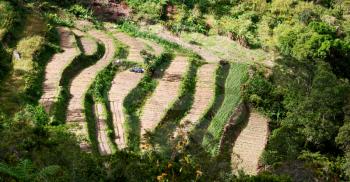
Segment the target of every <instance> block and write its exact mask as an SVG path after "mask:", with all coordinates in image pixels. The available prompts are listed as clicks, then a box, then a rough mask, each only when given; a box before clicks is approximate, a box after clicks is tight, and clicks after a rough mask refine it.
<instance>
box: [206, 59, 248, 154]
mask: <svg viewBox="0 0 350 182" xmlns="http://www.w3.org/2000/svg"><path fill="white" fill-rule="evenodd" d="M247 69H248V66H247V65H245V64H239V63H232V64H231V67H230V70H229V74H228V76H227V79H226V84H225V95H224V99H223V103H222V105H221V107H220V109H219V110H218V111H217V113H216V114H215V116H214V117H213V119H212V121H211V123H210V125H209V127H208V130H207V132H206V134H205V135H204V138H203V146H204V148H205V149H206V150H207V151H208V152H209V153H210V154H212V155H216V154H218V149H219V144H220V139H221V136H222V133H223V128H224V126H225V124H226V123H227V122H228V121H229V119H230V116H231V115H232V113H233V112H234V108H236V107H237V105H238V104H239V103H240V101H241V100H242V98H241V93H240V87H241V85H242V84H243V83H244V82H246V81H247V79H248V74H247Z"/></svg>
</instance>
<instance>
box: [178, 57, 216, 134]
mask: <svg viewBox="0 0 350 182" xmlns="http://www.w3.org/2000/svg"><path fill="white" fill-rule="evenodd" d="M216 69H217V65H216V64H206V65H203V66H201V67H200V68H199V70H198V74H197V83H196V91H195V94H194V101H193V105H192V108H191V110H190V111H189V112H188V113H187V115H186V116H185V117H184V118H183V119H182V120H181V121H180V126H181V127H178V128H177V129H176V131H175V136H177V135H178V132H183V133H184V134H185V133H187V132H189V130H190V129H192V128H193V127H194V126H195V125H196V124H197V122H198V121H199V120H200V118H201V117H202V116H203V115H204V114H205V111H206V110H207V109H208V108H209V107H210V105H211V104H212V101H213V98H214V94H215V93H214V88H215V71H216Z"/></svg>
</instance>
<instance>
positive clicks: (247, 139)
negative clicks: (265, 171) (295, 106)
mask: <svg viewBox="0 0 350 182" xmlns="http://www.w3.org/2000/svg"><path fill="white" fill-rule="evenodd" d="M267 137H268V119H267V118H265V117H264V116H262V115H261V114H259V113H256V112H252V113H250V116H249V119H248V123H247V126H246V127H245V128H244V129H243V130H242V132H241V133H240V134H239V136H238V138H237V140H236V141H235V142H234V147H233V155H232V158H231V162H232V169H233V170H234V171H235V172H237V169H238V170H240V169H241V170H243V171H244V172H245V173H247V174H251V175H255V174H257V172H258V162H259V158H260V156H261V154H262V152H263V151H264V148H265V145H266V143H267Z"/></svg>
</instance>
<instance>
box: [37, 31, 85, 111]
mask: <svg viewBox="0 0 350 182" xmlns="http://www.w3.org/2000/svg"><path fill="white" fill-rule="evenodd" d="M58 32H59V34H60V39H61V40H60V45H61V48H62V50H63V52H61V53H57V54H55V55H54V56H53V57H52V58H51V60H50V61H49V63H48V64H47V66H46V70H45V81H44V84H43V95H42V97H41V99H40V103H41V104H42V105H43V106H44V107H45V109H46V111H47V112H49V111H50V109H51V106H52V104H53V103H54V102H55V99H56V97H57V94H58V90H59V82H60V79H61V76H62V75H61V74H62V72H63V70H64V68H65V67H66V66H67V65H68V64H69V63H70V62H71V61H72V60H73V59H74V57H76V56H78V55H79V54H80V51H79V50H78V48H77V47H76V45H75V44H76V40H75V38H74V35H73V34H72V32H71V31H70V30H69V29H67V28H63V27H59V28H58Z"/></svg>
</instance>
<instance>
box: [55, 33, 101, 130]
mask: <svg viewBox="0 0 350 182" xmlns="http://www.w3.org/2000/svg"><path fill="white" fill-rule="evenodd" d="M77 43H78V47H79V48H80V50H81V52H83V51H82V50H83V49H82V45H81V42H80V40H79V38H78V37H77ZM104 53H105V47H104V45H102V44H100V43H98V44H97V52H96V53H95V54H94V55H91V56H86V55H84V54H80V55H79V56H77V57H76V58H75V59H74V60H73V61H72V62H71V63H70V64H69V65H68V66H67V67H66V68H65V69H64V71H63V72H62V78H61V80H60V87H61V88H60V91H59V95H58V98H57V101H56V102H55V103H54V105H53V107H52V111H50V114H52V116H53V118H52V124H53V125H58V124H63V123H65V120H66V112H67V107H68V101H69V97H70V96H69V83H70V82H71V80H72V78H74V77H75V76H76V75H78V74H79V73H80V72H81V71H82V70H83V69H85V68H87V67H89V66H91V65H93V64H95V63H96V61H98V60H99V59H101V58H102V56H103V55H104Z"/></svg>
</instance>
